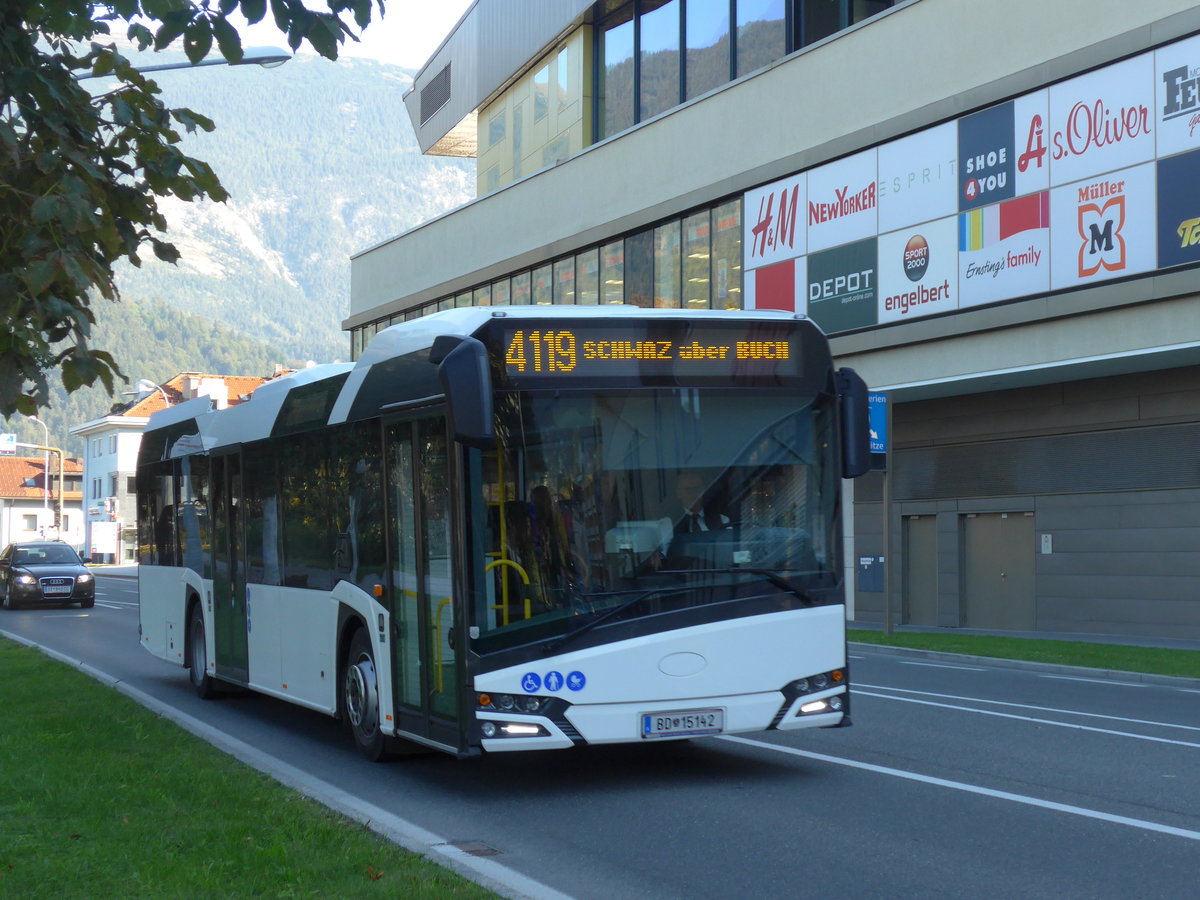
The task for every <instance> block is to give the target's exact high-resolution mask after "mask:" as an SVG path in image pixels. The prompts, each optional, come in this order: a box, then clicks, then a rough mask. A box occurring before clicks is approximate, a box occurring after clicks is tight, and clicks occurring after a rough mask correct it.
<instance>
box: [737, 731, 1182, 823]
mask: <svg viewBox="0 0 1200 900" xmlns="http://www.w3.org/2000/svg"><path fill="white" fill-rule="evenodd" d="M717 740H720V741H730V742H731V743H735V744H745V745H746V746H748V747H758V748H760V749H763V750H774V751H775V752H777V753H786V754H788V755H789V756H801V757H804V758H805V759H813V760H817V761H818V762H827V763H832V764H834V765H836V766H847V767H848V768H851V769H862V770H863V771H865V772H875V773H876V774H879V775H891V776H892V777H893V778H903V779H906V780H908V781H918V782H921V783H922V784H931V785H935V786H937V787H944V788H950V789H951V790H955V791H963V792H965V793H968V794H979V795H980V796H983V797H994V798H996V799H998V800H1008V801H1010V802H1012V803H1020V804H1023V805H1025V806H1036V807H1039V808H1041V809H1050V810H1054V811H1056V812H1063V813H1068V814H1069V815H1073V816H1082V817H1084V818H1087V819H1098V820H1100V821H1101V822H1111V823H1113V824H1116V825H1128V826H1129V827H1131V828H1140V829H1141V830H1143V831H1156V832H1158V833H1159V834H1169V835H1172V836H1174V837H1181V838H1187V839H1188V840H1189V841H1200V831H1192V830H1190V829H1187V828H1176V827H1175V826H1174V825H1163V824H1162V823H1160V822H1151V821H1149V820H1147V819H1131V818H1129V817H1128V816H1118V815H1114V814H1113V813H1106V812H1101V811H1100V810H1098V809H1088V808H1087V807H1084V806H1072V805H1071V804H1069V803H1056V802H1055V801H1053V800H1043V799H1041V798H1040V797H1030V796H1027V795H1025V794H1014V793H1011V792H1010V791H998V790H995V789H993V788H985V787H981V786H980V785H977V784H966V783H965V782H962V781H949V780H948V779H945V778H937V777H935V776H933V775H921V774H920V773H918V772H906V771H905V770H903V769H893V768H891V767H889V766H877V765H875V764H873V763H866V762H859V761H858V760H854V759H843V758H841V757H838V756H827V755H826V754H824V753H813V752H812V751H811V750H800V749H798V748H796V747H784V746H782V745H780V744H770V743H767V742H765V741H755V740H751V739H749V738H743V737H736V736H735V735H732V734H722V735H718V736H717Z"/></svg>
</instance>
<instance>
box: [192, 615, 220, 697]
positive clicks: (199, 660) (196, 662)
mask: <svg viewBox="0 0 1200 900" xmlns="http://www.w3.org/2000/svg"><path fill="white" fill-rule="evenodd" d="M188 680H189V681H191V683H192V690H193V691H195V692H196V696H197V697H199V698H200V699H201V700H211V699H212V698H213V697H215V696H216V695H217V688H216V685H214V684H213V679H212V676H211V675H209V674H208V642H207V641H206V640H205V636H204V612H203V611H202V610H201V609H200V604H199V603H193V604H192V614H191V616H189V618H188Z"/></svg>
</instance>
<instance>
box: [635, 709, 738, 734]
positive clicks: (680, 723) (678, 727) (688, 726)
mask: <svg viewBox="0 0 1200 900" xmlns="http://www.w3.org/2000/svg"><path fill="white" fill-rule="evenodd" d="M641 720H642V723H641V724H642V727H641V731H642V737H644V738H661V737H683V736H685V735H687V736H692V735H701V734H720V733H721V732H722V731H724V729H725V710H723V709H680V710H674V711H672V712H653V713H642V715H641Z"/></svg>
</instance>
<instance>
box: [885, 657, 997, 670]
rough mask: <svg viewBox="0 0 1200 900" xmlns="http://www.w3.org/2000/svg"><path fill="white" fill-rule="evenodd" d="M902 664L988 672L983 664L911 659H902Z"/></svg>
mask: <svg viewBox="0 0 1200 900" xmlns="http://www.w3.org/2000/svg"><path fill="white" fill-rule="evenodd" d="M900 665H902V666H927V667H929V668H930V669H962V670H963V671H964V672H987V671H988V670H987V669H985V668H983V666H951V665H947V664H946V663H927V662H913V661H912V660H910V659H902V660H900Z"/></svg>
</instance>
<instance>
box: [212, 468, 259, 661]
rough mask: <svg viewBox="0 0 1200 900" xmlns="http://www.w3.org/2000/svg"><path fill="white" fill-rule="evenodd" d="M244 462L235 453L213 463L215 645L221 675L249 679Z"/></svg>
mask: <svg viewBox="0 0 1200 900" xmlns="http://www.w3.org/2000/svg"><path fill="white" fill-rule="evenodd" d="M241 505H242V460H241V456H240V455H238V454H236V453H233V454H229V455H227V456H218V457H214V458H213V460H212V511H213V512H212V515H213V523H212V526H213V630H214V632H215V634H214V635H213V639H214V641H215V642H216V653H215V660H216V664H217V674H218V675H220V676H221V677H222V678H228V679H230V680H232V681H242V682H245V681H248V680H249V677H250V668H249V658H248V650H247V640H246V566H245V540H244V538H243V534H242V524H243V523H242V517H241Z"/></svg>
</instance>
